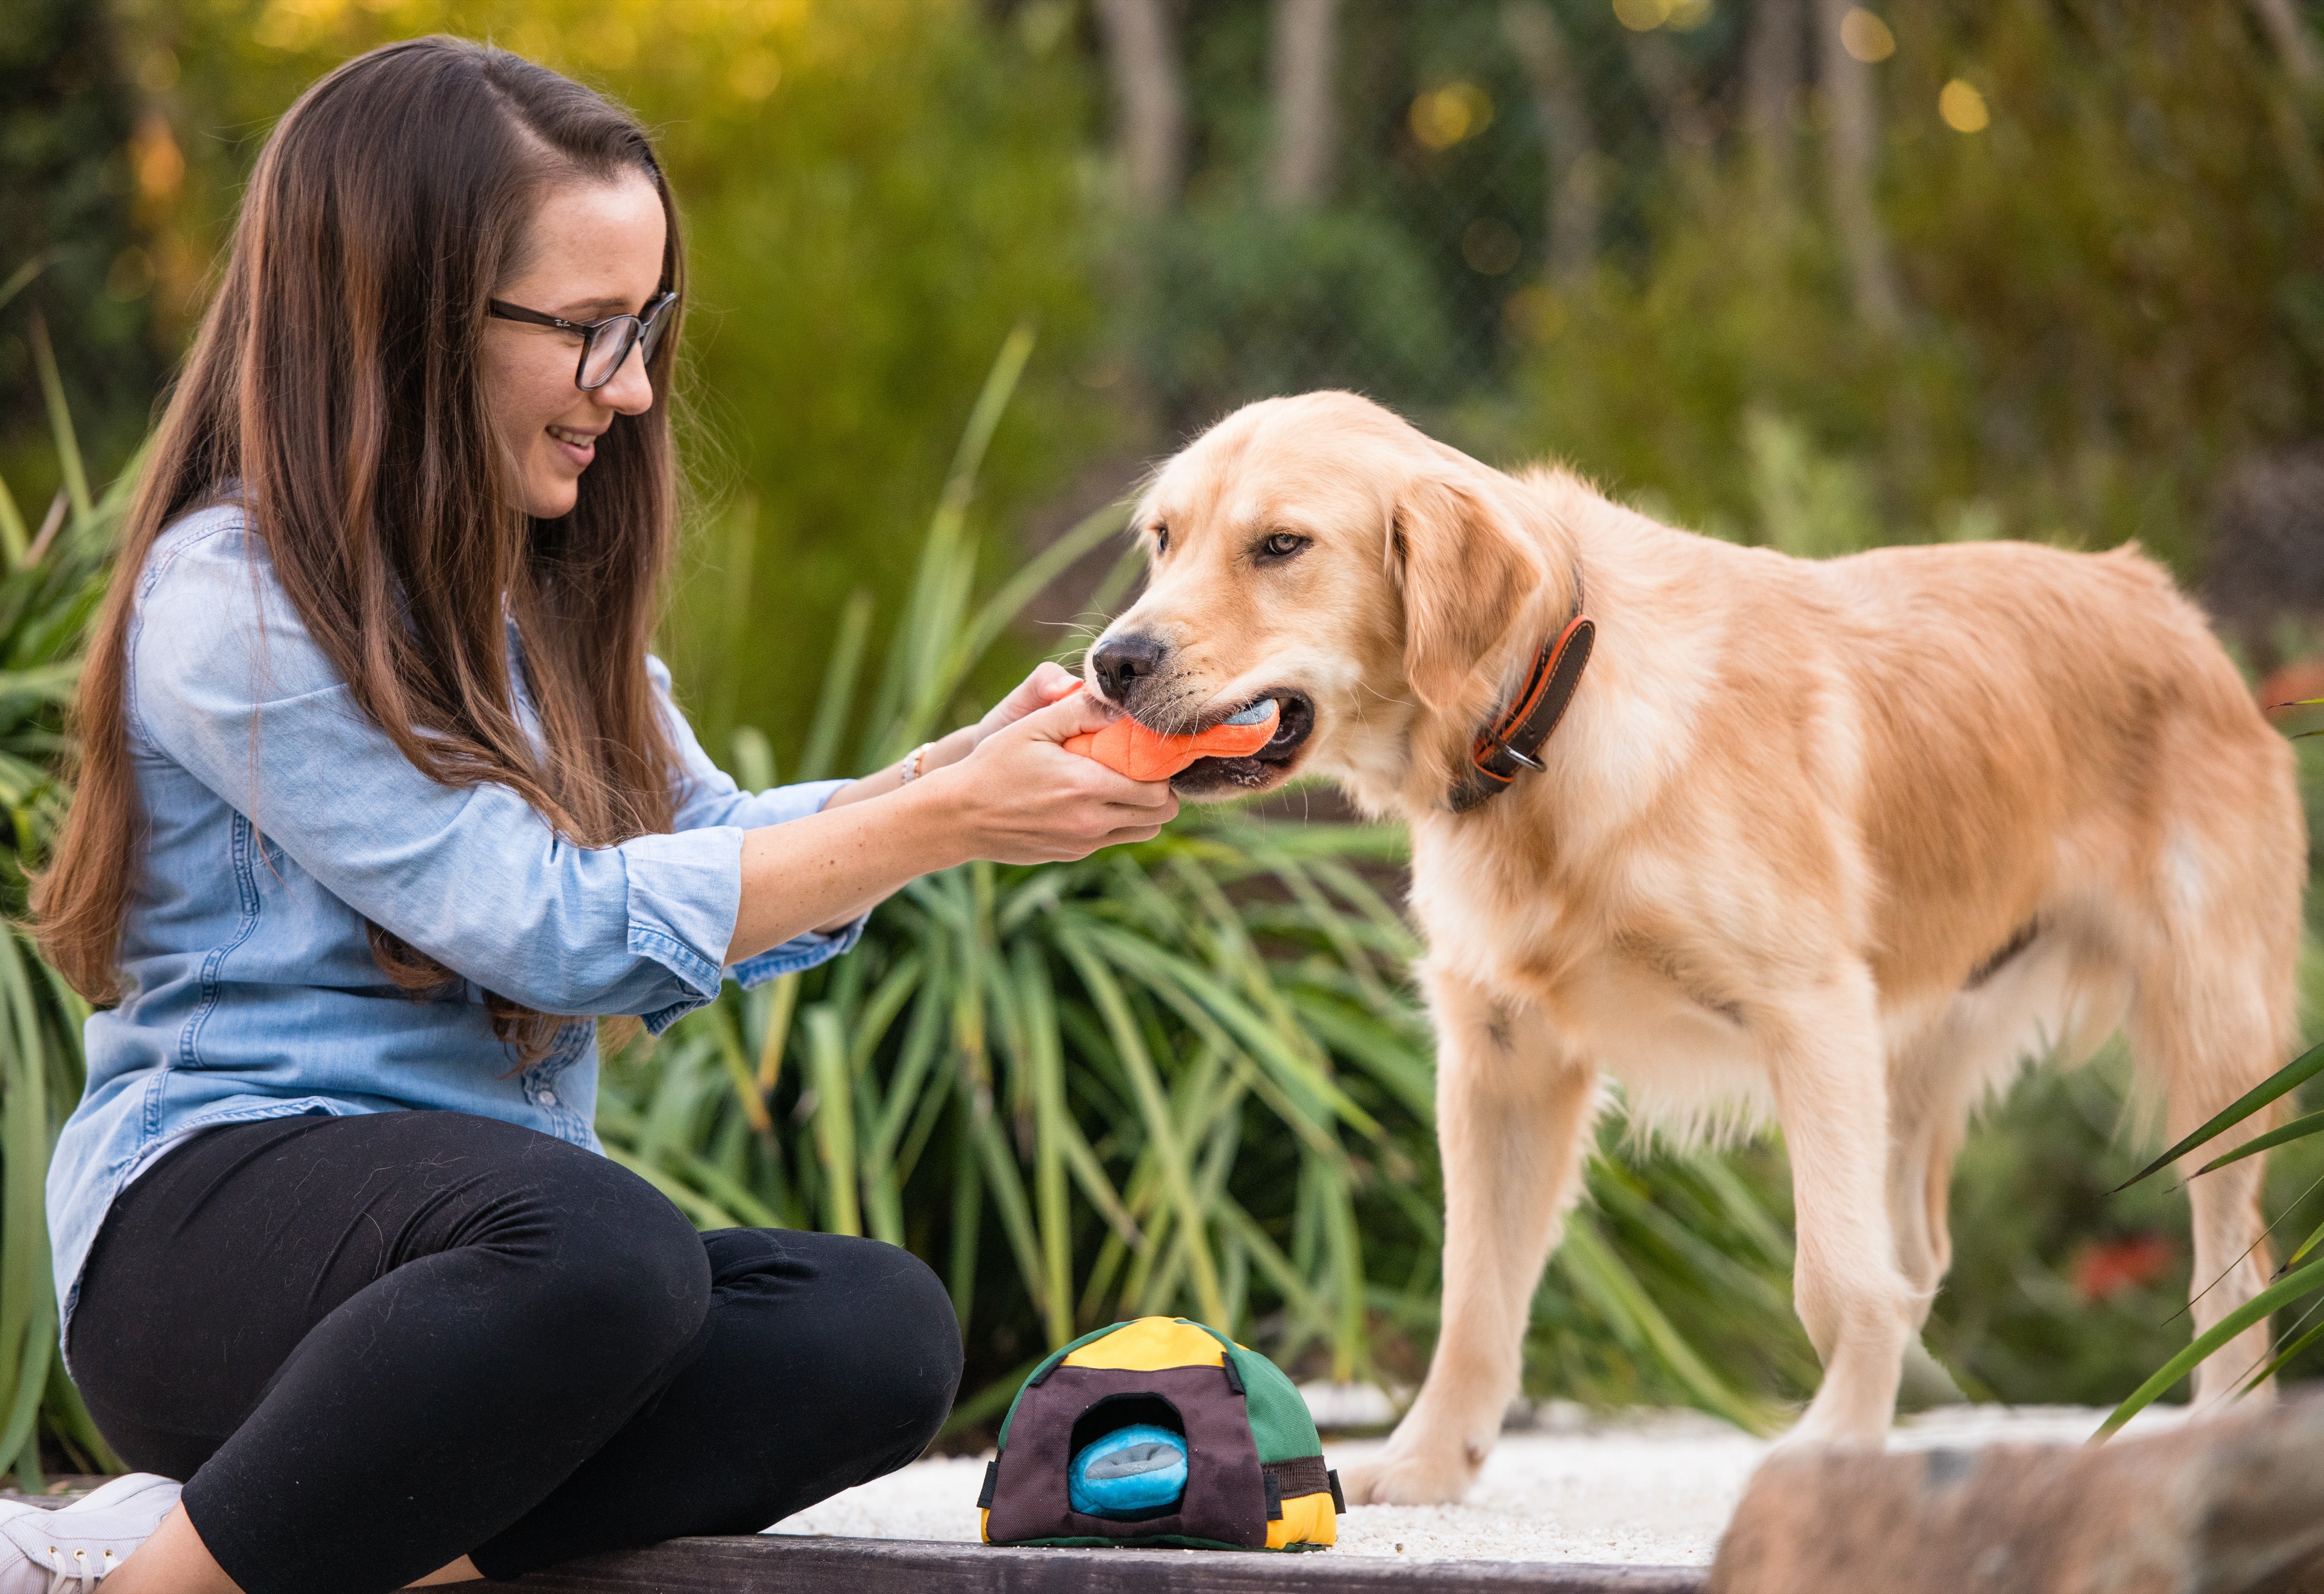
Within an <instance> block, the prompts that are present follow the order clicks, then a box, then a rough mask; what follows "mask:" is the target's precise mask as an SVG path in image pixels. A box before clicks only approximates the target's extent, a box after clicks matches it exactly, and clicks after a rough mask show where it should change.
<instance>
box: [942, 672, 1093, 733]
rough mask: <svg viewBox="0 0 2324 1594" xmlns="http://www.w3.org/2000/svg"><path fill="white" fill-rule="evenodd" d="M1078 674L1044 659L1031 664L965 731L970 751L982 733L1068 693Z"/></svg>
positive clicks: (1075, 685) (1078, 680)
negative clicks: (1010, 689)
mask: <svg viewBox="0 0 2324 1594" xmlns="http://www.w3.org/2000/svg"><path fill="white" fill-rule="evenodd" d="M1081 684H1082V683H1081V677H1079V676H1076V675H1074V673H1073V672H1072V671H1071V670H1069V669H1067V668H1065V666H1063V665H1061V664H1050V663H1047V662H1046V661H1044V662H1043V663H1040V664H1037V665H1035V666H1034V667H1033V673H1032V674H1031V675H1028V676H1027V677H1025V678H1024V679H1023V680H1022V681H1019V683H1018V684H1017V689H1016V690H1015V691H1013V692H1011V693H1010V694H1009V696H1006V697H1003V698H1002V699H1001V701H1000V702H998V703H996V704H994V705H992V707H991V709H990V710H988V711H987V712H986V714H985V716H984V717H983V718H982V719H981V720H979V721H977V722H976V724H975V725H974V726H973V728H972V730H971V732H970V734H969V743H968V750H969V751H971V752H973V751H976V750H977V749H978V748H980V747H982V746H983V745H984V740H985V738H986V737H988V736H990V735H991V734H992V733H994V732H995V731H1002V730H1006V729H1007V728H1008V727H1010V725H1013V724H1015V723H1017V722H1018V721H1019V720H1021V719H1023V718H1024V717H1025V716H1026V715H1027V714H1031V713H1032V712H1033V711H1034V710H1035V709H1037V708H1047V706H1048V705H1050V704H1052V703H1055V702H1056V701H1057V700H1058V699H1059V698H1061V697H1065V696H1070V695H1071V694H1072V693H1073V692H1074V691H1075V690H1076V689H1077V688H1079V686H1081Z"/></svg>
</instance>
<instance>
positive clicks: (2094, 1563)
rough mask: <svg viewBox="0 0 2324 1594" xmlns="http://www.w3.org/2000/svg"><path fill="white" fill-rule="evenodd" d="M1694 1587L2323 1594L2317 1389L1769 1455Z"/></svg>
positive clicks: (1808, 1591) (1812, 1593)
mask: <svg viewBox="0 0 2324 1594" xmlns="http://www.w3.org/2000/svg"><path fill="white" fill-rule="evenodd" d="M1708 1589H1709V1594H1863V1591H1866V1590H1873V1589H1877V1590H1881V1591H1882V1594H2245V1591H2246V1590H2250V1591H2253V1594H2257V1591H2259V1590H2269V1591H2271V1594H2273V1591H2279V1590H2280V1591H2282V1594H2324V1396H2311V1397H2308V1398H2303V1399H2299V1400H2293V1401H2289V1402H2286V1403H2284V1404H2282V1405H2274V1406H2268V1407H2260V1408H2256V1409H2255V1410H2253V1411H2251V1412H2250V1413H2248V1414H2236V1415H2230V1416H2227V1417H2222V1418H2219V1419H2217V1420H2214V1421H2210V1422H2205V1423H2195V1424H2188V1425H2187V1426H2185V1427H2183V1428H2180V1429H2177V1430H2175V1431H2173V1432H2172V1433H2165V1434H2161V1435H2158V1436H2156V1437H2153V1438H2149V1439H2130V1440H2125V1439H2116V1440H2114V1441H2112V1442H2109V1443H2107V1444H2103V1445H2096V1446H2091V1445H2064V1444H2044V1445H2016V1444H1995V1445H1989V1446H1987V1447H1984V1448H1982V1449H1978V1450H1974V1451H1967V1450H1934V1451H1906V1452H1897V1453H1894V1454H1886V1455H1881V1454H1874V1453H1871V1452H1868V1451H1858V1450H1845V1449H1839V1448H1824V1447H1814V1448H1803V1449H1800V1450H1797V1451H1777V1452H1776V1453H1775V1455H1773V1456H1770V1457H1769V1458H1768V1459H1767V1460H1766V1462H1765V1463H1763V1464H1762V1465H1761V1466H1760V1468H1759V1470H1757V1472H1755V1473H1754V1474H1752V1477H1751V1482H1750V1484H1749V1486H1748V1488H1747V1489H1746V1490H1745V1492H1744V1496H1743V1503H1742V1505H1741V1506H1739V1507H1738V1508H1737V1510H1736V1513H1735V1516H1734V1519H1733V1520H1732V1521H1731V1522H1730V1523H1729V1525H1728V1528H1727V1532H1726V1534H1725V1535H1724V1536H1723V1537H1721V1538H1720V1542H1719V1553H1718V1558H1717V1559H1716V1561H1715V1562H1713V1563H1712V1566H1711V1580H1710V1582H1709V1585H1708Z"/></svg>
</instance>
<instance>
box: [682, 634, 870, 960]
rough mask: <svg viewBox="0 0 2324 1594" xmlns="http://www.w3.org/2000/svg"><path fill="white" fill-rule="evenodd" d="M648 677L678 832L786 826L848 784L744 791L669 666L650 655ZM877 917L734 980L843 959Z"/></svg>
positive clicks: (787, 948) (776, 951) (807, 941)
mask: <svg viewBox="0 0 2324 1594" xmlns="http://www.w3.org/2000/svg"><path fill="white" fill-rule="evenodd" d="M646 674H647V677H649V678H650V680H651V681H652V682H653V687H654V694H655V696H657V697H658V698H659V701H660V704H661V710H662V717H663V719H664V720H665V721H666V722H667V723H668V724H669V735H670V742H671V743H672V745H673V746H675V747H676V748H677V750H678V767H679V773H678V790H677V792H676V793H675V797H676V806H675V812H674V813H673V814H672V815H671V819H670V825H671V827H672V828H673V829H676V830H678V831H689V830H693V829H696V828H698V827H702V826H712V825H735V826H738V827H740V828H742V829H744V830H752V829H756V828H757V827H759V826H760V825H781V824H783V823H785V822H786V821H788V820H792V819H798V818H803V817H805V816H806V815H809V814H819V813H821V812H822V811H823V806H824V805H825V803H827V802H829V801H830V800H831V794H832V793H833V792H835V791H837V790H838V789H839V788H841V787H843V786H845V785H846V784H847V782H846V781H844V780H808V781H803V782H801V783H799V784H798V785H796V786H770V787H769V788H767V789H766V790H764V791H744V790H743V789H742V788H741V787H739V786H737V785H735V784H734V779H733V777H732V776H730V775H728V774H727V773H726V771H725V770H724V769H720V768H719V767H718V766H717V765H716V764H715V763H714V762H712V761H711V759H710V755H709V754H708V753H706V752H705V751H702V742H701V740H700V739H699V738H698V737H696V735H695V733H694V727H693V726H692V725H690V724H688V723H687V719H686V715H685V714H681V713H680V712H679V711H678V704H677V702H676V700H675V698H674V697H673V696H672V695H671V692H670V679H669V668H668V667H667V666H665V665H664V664H663V663H662V661H661V660H660V659H656V658H654V657H652V656H651V655H650V654H649V655H648V656H647V658H646ZM870 919H871V915H870V914H869V913H866V914H864V915H863V916H862V917H859V918H857V919H855V920H853V921H852V922H851V923H849V924H846V925H844V926H841V927H840V928H838V929H837V930H834V931H831V932H828V933H825V932H824V931H821V930H809V931H807V933H805V934H804V935H794V936H793V937H791V939H789V940H788V941H786V942H784V943H783V944H781V945H779V946H775V947H770V948H769V949H768V950H767V951H765V952H762V953H761V954H759V955H758V956H756V957H752V958H746V959H744V960H743V961H742V962H741V963H736V964H735V965H733V975H734V978H735V979H737V980H738V981H742V984H743V985H745V986H752V985H759V984H762V983H764V982H765V981H769V980H771V979H773V978H775V977H776V976H777V975H778V974H788V973H790V972H793V971H794V970H798V969H810V968H813V967H814V966H815V965H816V964H817V963H823V962H825V961H826V960H827V959H830V958H835V957H837V956H839V955H840V954H842V953H844V952H848V951H850V950H852V949H853V947H854V945H855V944H856V943H857V942H858V941H860V940H862V938H863V926H864V925H865V924H866V923H868V922H869V921H870Z"/></svg>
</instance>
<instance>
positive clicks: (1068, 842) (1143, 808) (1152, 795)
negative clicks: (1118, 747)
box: [916, 692, 1178, 863]
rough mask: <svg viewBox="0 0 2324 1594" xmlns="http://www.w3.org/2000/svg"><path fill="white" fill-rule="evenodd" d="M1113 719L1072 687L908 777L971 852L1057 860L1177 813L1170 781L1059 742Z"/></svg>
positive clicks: (1153, 826) (1002, 859)
mask: <svg viewBox="0 0 2324 1594" xmlns="http://www.w3.org/2000/svg"><path fill="white" fill-rule="evenodd" d="M1114 717H1115V714H1114V711H1113V710H1111V709H1110V708H1108V707H1107V706H1106V705H1103V704H1102V703H1100V702H1098V701H1097V700H1096V699H1095V698H1093V697H1092V696H1090V695H1089V694H1088V693H1086V692H1076V693H1075V694H1074V696H1070V697H1067V698H1065V699H1063V700H1061V701H1059V702H1056V703H1053V704H1051V705H1049V706H1048V707H1047V708H1038V709H1035V710H1034V711H1033V712H1032V713H1030V714H1026V715H1025V716H1024V717H1023V718H1021V719H1019V720H1018V721H1016V722H1015V723H1013V724H1010V725H1008V726H1005V727H1004V728H1002V729H1001V730H998V731H995V732H993V733H991V735H989V736H987V737H986V738H985V739H984V740H983V741H982V742H981V743H979V744H978V746H977V749H976V751H974V752H973V753H971V754H969V755H968V757H966V758H964V759H963V760H960V761H959V762H958V763H955V764H947V765H945V767H944V768H943V769H932V770H930V771H929V772H928V773H927V775H925V776H923V777H922V778H921V779H920V780H919V781H918V782H916V784H917V785H918V786H919V787H921V788H923V790H924V791H925V793H926V796H927V799H929V800H932V801H937V802H941V803H942V804H943V806H944V808H945V815H946V817H947V819H948V820H949V821H950V822H951V823H952V824H953V825H954V826H957V827H958V834H959V836H960V840H961V843H962V845H963V846H964V848H965V849H966V851H967V853H968V855H969V856H970V857H972V858H990V859H991V860H992V861H994V862H996V863H1059V862H1066V861H1072V860H1074V859H1077V858H1086V857H1088V856H1089V855H1090V854H1091V853H1092V852H1096V851H1097V850H1098V849H1099V848H1100V847H1109V846H1112V845H1114V844H1116V843H1120V842H1143V841H1150V840H1152V839H1153V838H1154V836H1155V835H1156V834H1158V833H1159V832H1160V831H1161V829H1162V827H1163V826H1164V825H1167V824H1168V823H1169V822H1170V821H1171V820H1172V819H1174V818H1176V816H1177V813H1178V799H1177V797H1176V796H1175V795H1174V794H1173V793H1172V792H1171V790H1170V783H1169V782H1168V781H1167V780H1132V779H1130V777H1128V776H1127V775H1120V774H1117V773H1115V772H1114V771H1113V770H1111V769H1107V768H1106V767H1105V766H1104V765H1103V764H1101V763H1099V762H1098V761H1097V760H1095V759H1091V758H1084V757H1083V756H1082V755H1081V754H1079V753H1077V752H1067V751H1065V746H1064V743H1065V739H1066V738H1067V737H1069V736H1078V735H1080V734H1081V733H1083V732H1084V731H1102V730H1103V729H1104V728H1105V727H1106V725H1107V724H1109V723H1111V721H1112V720H1113V719H1114Z"/></svg>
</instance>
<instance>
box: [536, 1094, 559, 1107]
mask: <svg viewBox="0 0 2324 1594" xmlns="http://www.w3.org/2000/svg"><path fill="white" fill-rule="evenodd" d="M540 1104H541V1105H542V1106H543V1107H554V1106H556V1105H557V1092H555V1091H543V1092H540Z"/></svg>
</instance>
